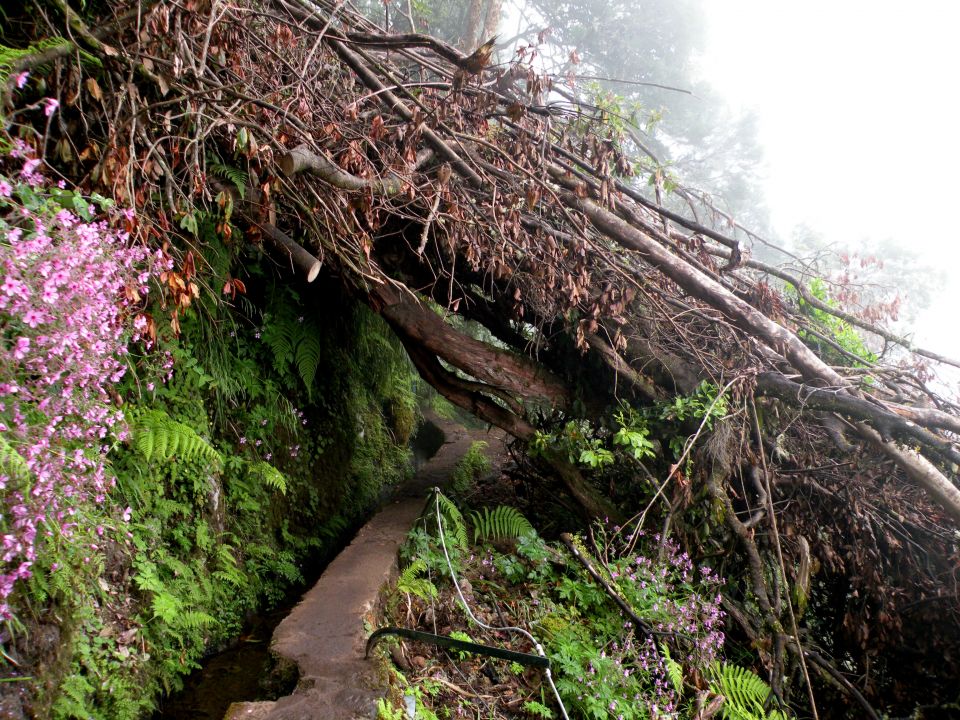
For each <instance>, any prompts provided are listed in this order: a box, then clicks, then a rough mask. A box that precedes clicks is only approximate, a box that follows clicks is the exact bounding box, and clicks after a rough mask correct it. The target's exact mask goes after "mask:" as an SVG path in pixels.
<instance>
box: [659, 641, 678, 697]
mask: <svg viewBox="0 0 960 720" xmlns="http://www.w3.org/2000/svg"><path fill="white" fill-rule="evenodd" d="M660 651H661V652H662V653H663V659H664V660H665V661H666V663H667V677H669V678H670V684H671V685H673V689H674V690H675V691H676V692H677V693H678V694H683V665H681V664H680V663H678V662H677V661H676V660H674V659H673V658H672V657H670V649H669V648H668V647H667V646H666V645H661V646H660Z"/></svg>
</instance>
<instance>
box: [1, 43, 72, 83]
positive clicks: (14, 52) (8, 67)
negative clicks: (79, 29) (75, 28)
mask: <svg viewBox="0 0 960 720" xmlns="http://www.w3.org/2000/svg"><path fill="white" fill-rule="evenodd" d="M70 45H72V43H71V42H70V41H69V40H67V39H65V38H61V37H50V38H44V39H43V40H39V41H37V42H35V43H33V44H32V45H28V46H27V47H25V48H12V47H7V46H6V45H0V84H2V85H6V84H7V83H8V82H9V81H10V76H11V75H12V74H13V73H14V71H15V69H16V68H17V63H19V62H20V61H21V60H22V59H23V58H25V57H29V56H30V55H39V54H41V53H44V52H47V51H48V50H53V49H55V48H61V47H67V46H70Z"/></svg>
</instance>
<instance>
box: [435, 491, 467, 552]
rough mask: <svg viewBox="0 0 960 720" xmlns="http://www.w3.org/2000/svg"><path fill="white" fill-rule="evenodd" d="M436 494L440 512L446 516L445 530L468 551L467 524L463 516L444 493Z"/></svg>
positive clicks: (461, 547)
mask: <svg viewBox="0 0 960 720" xmlns="http://www.w3.org/2000/svg"><path fill="white" fill-rule="evenodd" d="M435 494H436V498H437V502H438V503H439V505H440V512H441V513H442V514H443V515H445V516H446V520H447V522H446V523H445V525H444V530H446V531H447V533H449V534H450V535H451V536H452V537H453V538H454V540H455V542H456V544H457V546H458V547H459V548H460V549H461V550H466V549H467V524H466V522H464V520H463V514H462V513H461V512H460V509H459V508H458V507H457V506H456V505H455V504H454V503H453V501H452V500H451V499H450V498H448V497H447V496H446V495H444V494H443V493H442V492H436V493H435Z"/></svg>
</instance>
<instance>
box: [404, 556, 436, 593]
mask: <svg viewBox="0 0 960 720" xmlns="http://www.w3.org/2000/svg"><path fill="white" fill-rule="evenodd" d="M426 571H427V563H426V562H424V560H423V558H417V559H416V560H414V561H413V562H412V563H410V564H409V565H407V567H406V568H404V569H403V571H402V572H401V573H400V577H398V578H397V591H398V592H402V593H408V594H410V595H416V596H417V597H418V598H420V599H422V600H433V599H434V598H435V597H437V594H438V592H437V586H436V585H434V584H433V583H432V582H430V580H428V579H427V578H423V577H418V575H420V574H421V573H425V572H426Z"/></svg>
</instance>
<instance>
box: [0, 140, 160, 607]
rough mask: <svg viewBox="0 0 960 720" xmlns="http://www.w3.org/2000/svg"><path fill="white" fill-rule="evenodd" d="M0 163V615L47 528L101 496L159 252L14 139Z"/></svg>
mask: <svg viewBox="0 0 960 720" xmlns="http://www.w3.org/2000/svg"><path fill="white" fill-rule="evenodd" d="M0 161H2V162H3V165H0V267H2V275H0V498H2V502H0V617H3V618H9V617H10V616H11V611H10V608H9V604H8V598H9V596H10V593H11V592H12V591H13V589H14V586H15V584H16V582H17V581H18V580H20V579H23V578H26V577H29V576H30V573H31V566H32V565H33V563H34V561H35V559H36V557H37V550H38V545H39V543H40V540H41V539H42V537H43V536H45V535H46V536H52V535H53V534H54V533H61V534H63V535H65V536H67V537H69V536H70V535H71V534H72V532H73V531H74V530H75V529H76V527H77V524H78V522H80V518H81V517H82V516H83V513H82V512H80V510H81V509H82V507H83V505H84V504H85V503H90V502H94V503H97V504H103V503H104V502H105V500H106V497H107V492H108V490H109V488H110V487H111V485H112V479H111V478H110V477H109V475H108V472H107V467H106V460H105V455H106V452H107V451H108V449H109V446H110V444H111V443H112V442H114V441H115V440H120V439H123V438H124V437H125V435H126V432H127V430H126V428H125V425H124V422H123V412H122V411H121V410H120V409H119V408H117V407H115V406H114V405H113V403H112V402H111V398H110V393H111V390H112V387H111V386H112V385H113V384H115V383H117V382H118V381H119V380H120V378H121V377H122V376H123V375H124V372H125V370H126V364H125V354H126V348H127V344H128V342H129V341H130V340H131V339H132V338H134V337H136V333H137V332H138V331H137V330H136V329H134V328H133V327H132V326H133V325H134V321H135V319H137V318H138V316H139V310H140V306H141V304H142V303H143V299H144V297H145V296H146V293H147V284H148V282H149V280H150V278H151V276H152V273H153V270H152V268H153V267H154V266H156V265H157V260H158V259H159V256H157V255H153V254H151V253H150V252H149V251H148V250H147V249H146V248H144V247H142V246H138V245H135V244H133V243H132V242H131V240H130V235H129V232H128V231H126V230H121V229H118V228H117V227H116V226H117V224H118V223H121V222H125V223H126V224H127V227H128V228H129V227H132V222H133V214H132V212H130V211H126V212H116V211H115V210H114V209H113V208H112V203H110V202H109V201H108V200H106V199H105V198H102V197H98V196H94V198H93V200H94V202H95V203H96V205H94V204H91V201H90V200H88V199H87V198H85V197H84V196H82V195H81V194H79V193H77V192H75V191H73V190H68V189H66V188H65V187H64V185H63V183H60V184H59V185H57V186H54V185H52V184H51V183H50V182H49V181H48V180H47V179H46V178H45V177H44V176H43V175H42V173H41V172H40V170H41V161H40V159H39V158H36V157H34V154H33V151H32V150H31V149H30V148H29V147H28V146H27V145H26V144H24V143H22V142H21V141H14V142H13V144H12V145H10V146H8V149H7V151H6V153H5V157H3V158H2V160H0ZM4 171H7V172H4ZM97 206H99V207H97ZM138 326H139V327H142V326H143V320H142V318H139V325H138ZM114 394H115V393H114Z"/></svg>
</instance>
